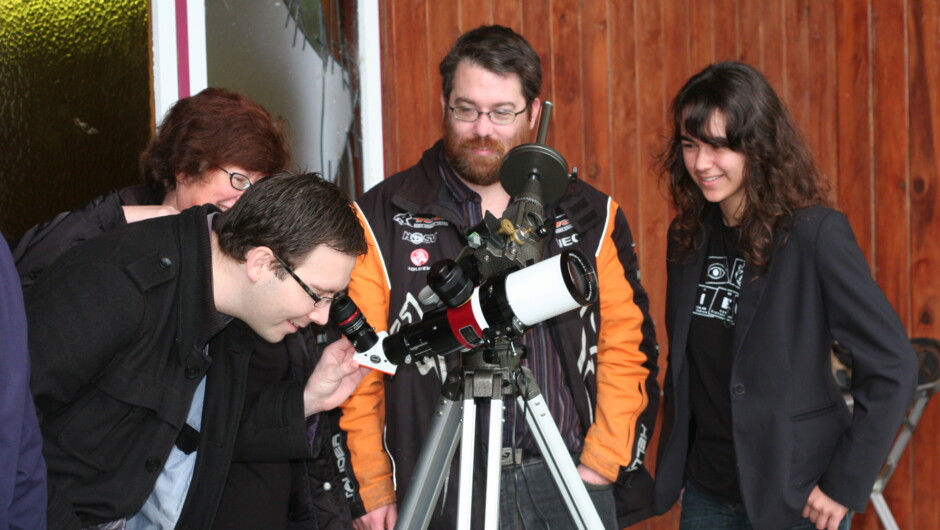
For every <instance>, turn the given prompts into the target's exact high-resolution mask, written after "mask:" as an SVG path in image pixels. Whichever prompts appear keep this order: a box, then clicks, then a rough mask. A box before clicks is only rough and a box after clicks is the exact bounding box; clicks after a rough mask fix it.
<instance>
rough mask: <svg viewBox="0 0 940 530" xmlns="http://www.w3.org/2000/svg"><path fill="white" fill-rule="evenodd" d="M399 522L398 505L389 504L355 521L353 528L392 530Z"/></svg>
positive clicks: (357, 529) (359, 529)
mask: <svg viewBox="0 0 940 530" xmlns="http://www.w3.org/2000/svg"><path fill="white" fill-rule="evenodd" d="M397 521H398V505H397V504H388V505H386V506H382V507H381V508H376V509H374V510H372V511H371V512H369V513H367V514H365V515H363V516H362V517H360V518H358V519H356V520H355V521H353V528H354V529H355V530H386V529H387V530H392V529H393V528H395V523H396V522H397Z"/></svg>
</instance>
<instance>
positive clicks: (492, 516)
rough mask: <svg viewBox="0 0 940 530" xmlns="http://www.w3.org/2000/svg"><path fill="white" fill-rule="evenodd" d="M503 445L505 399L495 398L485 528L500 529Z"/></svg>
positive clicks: (490, 438) (487, 461)
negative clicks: (501, 457)
mask: <svg viewBox="0 0 940 530" xmlns="http://www.w3.org/2000/svg"><path fill="white" fill-rule="evenodd" d="M502 445H503V399H502V397H501V396H494V397H493V399H491V400H490V432H489V437H488V438H487V447H488V448H489V449H488V450H487V451H488V452H487V459H486V512H485V513H486V525H485V528H499V488H500V473H501V471H502V462H500V456H501V453H502Z"/></svg>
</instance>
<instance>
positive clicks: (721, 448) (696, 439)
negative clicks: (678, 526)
mask: <svg viewBox="0 0 940 530" xmlns="http://www.w3.org/2000/svg"><path fill="white" fill-rule="evenodd" d="M709 231H710V233H711V234H710V235H711V237H709V242H708V249H707V250H708V256H707V258H706V260H705V267H704V270H702V275H701V279H700V281H699V286H698V293H697V296H696V301H695V307H694V309H693V311H692V321H691V324H690V327H689V345H688V356H689V365H690V367H691V372H690V374H691V377H690V386H691V393H690V403H691V406H692V446H691V448H690V449H689V458H688V462H687V464H686V473H687V475H688V478H689V479H690V480H691V481H692V483H693V484H695V486H696V487H697V488H700V489H701V490H702V491H704V492H706V493H708V494H710V495H712V496H714V497H716V498H719V499H722V500H726V501H730V502H740V501H741V493H740V489H739V487H738V475H737V466H736V464H735V462H736V458H735V453H734V440H733V438H732V432H731V388H730V386H731V383H730V381H731V348H732V341H733V340H734V325H735V319H736V317H737V309H738V296H739V294H740V291H741V280H742V278H743V277H744V264H745V261H744V259H743V258H742V257H741V253H740V252H738V249H737V232H738V231H737V230H736V229H735V228H731V227H727V226H725V225H724V223H722V222H721V221H720V220H718V221H717V222H716V223H715V224H714V225H713V226H711V227H709Z"/></svg>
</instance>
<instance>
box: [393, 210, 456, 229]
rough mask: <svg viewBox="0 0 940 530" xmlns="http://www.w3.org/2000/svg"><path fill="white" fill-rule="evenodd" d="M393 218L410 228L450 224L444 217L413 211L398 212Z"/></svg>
mask: <svg viewBox="0 0 940 530" xmlns="http://www.w3.org/2000/svg"><path fill="white" fill-rule="evenodd" d="M392 219H393V220H394V221H395V222H396V223H398V224H399V225H401V226H407V227H410V228H435V227H438V226H447V225H448V224H449V223H448V222H447V221H445V220H444V218H443V217H438V216H434V217H420V216H417V215H414V214H412V213H411V212H403V213H396V214H395V215H394V216H393V217H392Z"/></svg>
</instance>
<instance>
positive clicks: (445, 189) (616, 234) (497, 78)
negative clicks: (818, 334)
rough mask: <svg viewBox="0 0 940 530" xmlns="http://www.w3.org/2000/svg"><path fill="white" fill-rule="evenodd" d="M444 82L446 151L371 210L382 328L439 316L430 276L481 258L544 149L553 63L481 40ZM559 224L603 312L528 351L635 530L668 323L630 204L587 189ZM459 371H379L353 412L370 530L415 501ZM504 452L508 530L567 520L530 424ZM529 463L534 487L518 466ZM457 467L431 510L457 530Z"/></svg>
mask: <svg viewBox="0 0 940 530" xmlns="http://www.w3.org/2000/svg"><path fill="white" fill-rule="evenodd" d="M440 70H441V75H442V78H443V93H442V96H441V110H442V115H443V133H444V136H443V139H442V140H440V141H438V142H437V143H436V144H435V145H434V146H432V147H431V148H430V149H428V150H427V151H425V153H424V154H423V156H422V158H421V161H420V162H419V163H418V164H417V165H415V166H414V167H411V168H409V169H406V170H405V171H402V172H400V173H398V174H395V175H393V176H391V177H390V178H388V179H387V180H385V181H384V182H382V183H381V184H379V185H378V186H376V187H375V188H373V189H372V190H370V191H369V192H368V193H366V194H365V195H363V196H362V197H361V198H360V199H359V201H357V205H358V207H359V209H360V213H361V214H362V216H363V218H364V219H365V221H366V222H365V223H364V224H365V225H366V237H367V239H368V240H369V245H370V247H372V249H371V251H370V252H369V253H368V254H367V255H366V257H365V259H364V261H363V262H362V263H361V264H360V266H357V267H356V269H355V270H354V272H353V278H352V281H351V283H350V288H349V292H350V296H351V297H352V299H354V300H355V301H356V303H357V304H358V305H359V307H360V308H361V309H362V311H363V313H364V315H365V316H366V318H367V319H368V320H369V322H370V323H371V324H372V325H374V326H376V328H377V329H380V330H383V329H387V330H388V331H389V332H390V333H394V332H395V331H397V330H398V329H400V328H401V327H402V326H403V325H405V324H409V323H412V322H417V321H420V320H421V318H422V316H423V314H424V312H425V311H426V310H427V309H428V308H425V307H422V305H421V303H420V302H419V301H418V298H417V295H418V293H419V291H421V289H422V288H424V287H425V286H426V275H427V271H428V269H429V268H430V266H431V265H432V264H434V263H436V262H438V261H439V260H442V259H445V258H455V257H456V256H457V255H458V254H459V253H460V252H461V250H462V249H463V248H464V246H465V245H466V244H467V240H466V238H465V236H464V234H465V232H466V230H467V229H468V228H470V227H473V226H475V225H477V224H478V223H479V222H480V221H481V219H482V218H483V215H484V213H485V212H490V213H492V214H493V215H494V216H496V217H497V218H498V217H501V216H502V215H503V213H504V210H506V208H507V206H508V205H509V203H510V199H511V197H510V195H509V194H508V193H507V192H506V191H505V190H504V189H503V187H502V186H501V184H500V178H499V169H500V164H501V161H502V159H503V156H504V155H505V154H506V153H507V152H508V151H509V150H510V149H512V148H513V147H515V146H517V145H519V144H522V143H524V142H525V141H526V140H527V139H528V138H529V137H530V136H531V134H532V130H533V129H534V127H535V125H536V123H537V122H538V118H539V112H540V109H541V101H540V100H539V98H538V95H539V91H540V88H541V77H542V71H541V64H540V61H539V58H538V55H537V54H536V53H535V51H534V50H533V49H532V47H531V46H530V45H529V44H528V43H527V42H526V41H525V39H524V38H523V37H522V36H520V35H518V34H517V33H515V32H513V31H512V30H511V29H509V28H505V27H501V26H481V27H479V28H477V29H474V30H472V31H470V32H468V33H466V34H464V35H462V36H461V37H460V38H459V39H458V40H457V42H456V43H455V44H454V47H453V48H452V49H451V50H450V52H449V53H448V55H447V56H446V57H445V58H444V60H443V61H442V62H441V65H440ZM520 177H524V175H520ZM546 216H547V217H548V218H549V219H551V220H552V222H551V223H550V230H549V234H548V235H547V236H546V239H545V242H546V244H545V255H544V256H543V257H545V258H548V257H551V256H555V255H558V254H559V253H561V252H562V251H564V250H565V249H567V248H579V249H580V250H581V251H582V252H583V253H584V254H586V255H587V256H588V257H589V259H590V260H591V261H592V262H593V263H592V265H593V266H594V268H595V269H596V270H597V273H598V281H599V287H600V300H599V303H597V304H595V305H593V306H591V307H587V308H583V309H582V310H580V311H571V312H568V313H565V314H562V315H561V316H558V317H556V318H552V319H550V320H547V321H545V322H543V323H541V324H539V325H537V326H535V327H534V328H533V329H532V330H531V331H530V332H529V333H528V334H526V335H524V336H523V337H521V338H520V339H519V340H518V341H517V343H518V344H521V345H524V346H525V347H527V349H528V356H527V358H526V359H525V360H524V361H523V364H524V365H526V366H528V367H529V368H530V369H531V370H532V372H533V373H534V374H535V377H536V380H537V383H538V385H539V387H540V388H541V390H542V394H543V396H544V397H545V399H546V401H547V403H548V405H549V409H550V411H551V414H552V416H553V418H554V420H555V422H556V425H557V427H558V430H559V432H560V433H561V434H562V436H563V438H564V442H565V445H566V446H567V449H568V451H569V452H571V453H572V455H573V456H574V457H576V458H577V459H578V462H579V464H578V473H579V475H580V476H581V478H582V479H583V480H584V481H585V483H586V484H587V485H588V489H589V490H590V493H591V497H592V500H593V501H594V503H595V506H596V507H597V509H598V512H599V514H600V515H601V518H602V519H603V520H604V521H605V525H607V526H609V527H611V528H613V527H615V526H617V527H620V526H625V525H627V524H630V523H631V522H635V521H637V520H639V519H640V518H642V517H643V516H645V515H650V513H649V512H648V511H647V510H646V509H647V508H649V507H650V504H651V502H652V500H651V497H650V496H649V495H650V493H651V492H650V491H649V489H650V488H648V487H647V486H649V485H650V479H649V474H648V473H647V472H646V470H645V468H644V467H643V457H644V456H645V450H646V444H647V442H648V440H649V437H650V436H651V434H652V428H653V424H654V421H655V414H656V406H657V400H658V395H659V389H658V386H657V384H656V371H657V364H656V361H657V347H656V341H655V336H654V330H653V323H652V319H651V318H650V316H649V313H648V301H647V295H646V292H645V291H644V290H643V288H642V286H641V285H640V282H639V272H638V269H637V257H636V254H635V251H634V245H633V239H632V235H631V233H630V228H629V227H628V225H627V222H626V218H625V216H624V214H623V211H622V210H621V209H620V208H619V207H618V206H617V204H616V203H614V202H613V201H612V200H611V198H610V197H608V196H607V195H605V194H603V193H601V192H599V191H598V190H596V189H594V188H592V187H591V186H589V185H588V184H585V183H584V182H580V181H576V182H572V183H570V184H569V185H568V187H567V190H566V191H565V193H564V195H563V196H562V197H561V198H560V199H558V200H557V201H555V202H554V203H553V204H549V205H546ZM458 357H459V356H457V355H450V356H446V357H444V356H440V355H431V356H427V357H425V358H424V359H421V360H419V361H418V362H416V363H414V364H403V365H401V366H399V367H398V371H397V374H396V375H395V376H394V377H393V378H384V379H383V376H382V374H381V373H379V372H374V373H371V374H369V375H368V376H367V377H366V379H364V380H363V383H362V384H361V385H360V387H359V388H358V389H357V391H356V392H355V393H354V394H353V396H352V398H351V399H350V400H349V401H347V402H346V403H345V404H344V406H343V414H344V415H343V419H342V420H341V426H342V427H343V428H344V429H345V430H346V431H347V432H348V433H349V445H350V450H351V453H352V467H353V469H354V471H355V473H356V477H357V479H358V481H359V483H360V494H361V500H362V503H363V508H364V511H365V512H366V514H365V515H364V516H363V517H361V518H360V519H359V520H358V521H357V522H356V525H357V527H358V528H391V527H392V526H394V523H395V520H396V517H397V509H396V504H395V503H396V494H397V496H398V497H397V498H398V500H400V499H403V498H404V496H405V495H406V493H407V490H408V486H409V483H410V481H411V478H412V473H413V472H414V468H415V465H416V462H417V460H418V457H419V454H420V451H421V446H422V443H423V442H424V440H425V437H426V436H427V434H428V427H429V424H430V422H431V416H432V412H433V410H434V407H435V404H436V402H437V401H438V400H437V398H438V397H439V396H440V394H441V385H442V382H443V381H444V380H445V379H446V378H447V376H448V374H449V373H451V372H453V371H455V370H457V368H458V363H459V358H458ZM383 440H384V446H383ZM514 440H515V442H514ZM503 446H504V447H505V448H508V449H509V451H508V452H507V451H505V450H504V453H505V454H506V456H507V457H506V458H505V459H504V463H506V464H507V465H506V466H504V468H503V473H502V483H503V487H502V488H501V492H502V497H503V499H504V502H502V503H501V504H502V506H501V517H500V519H501V521H502V524H503V526H504V527H506V526H510V527H511V526H513V525H514V523H515V522H516V521H518V520H520V519H521V520H525V521H526V522H528V523H531V522H535V521H539V520H540V517H541V518H543V519H544V520H546V521H549V522H551V523H552V524H557V523H559V522H562V521H565V520H567V518H568V514H567V512H566V508H565V505H564V503H562V502H560V501H559V499H560V496H559V494H558V493H557V491H555V487H554V485H553V482H552V479H551V476H550V475H549V474H548V470H547V469H546V467H545V465H544V460H543V458H542V457H541V456H540V455H539V453H538V449H537V447H536V445H535V444H534V442H533V440H532V437H531V436H530V435H529V434H528V433H527V432H525V428H524V421H523V418H522V417H521V415H516V416H515V417H513V416H512V415H509V416H507V421H506V429H505V432H504V437H503ZM386 451H387V452H386ZM392 461H393V462H394V467H393V466H392ZM475 461H476V462H482V461H483V460H482V459H479V458H478V459H476V460H475ZM520 461H521V462H524V464H525V475H524V476H523V474H522V472H521V471H520V470H519V469H518V467H514V466H513V465H512V464H518V463H519V462H520ZM456 467H457V466H453V467H452V469H451V471H452V473H451V477H452V479H453V480H452V481H451V486H450V487H447V488H445V492H446V493H445V495H443V496H442V499H441V500H440V502H441V503H443V505H442V507H443V509H441V508H434V507H431V509H433V510H434V518H433V519H432V523H431V526H432V527H435V528H453V527H454V521H455V520H456V517H455V514H456V510H457V506H456V504H457V500H458V499H457V498H456V497H457V489H458V488H457V487H456V483H457V480H456V475H457V473H456ZM393 469H394V473H395V476H394V477H393V476H392V473H393V471H392V470H393ZM393 478H394V480H395V482H394V483H393ZM393 484H394V485H393ZM478 484H480V485H481V486H482V481H478ZM395 485H397V491H396V490H395ZM527 490H528V492H527ZM475 493H477V492H475ZM636 493H642V494H643V498H638V497H636V496H635V495H634V494H636ZM474 497H475V498H479V497H482V495H480V496H477V495H474ZM615 497H616V499H617V508H616V511H615V508H614V499H615ZM532 499H534V500H535V501H536V502H537V507H536V506H533V505H532ZM628 503H629V505H628ZM517 504H518V508H517ZM631 507H632V508H633V509H634V513H632V514H630V513H628V512H629V511H630V508H631ZM637 508H639V509H640V510H639V511H637V510H635V509H637ZM618 518H619V521H618Z"/></svg>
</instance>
